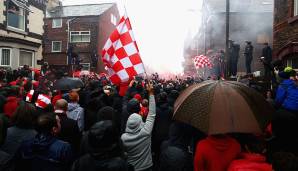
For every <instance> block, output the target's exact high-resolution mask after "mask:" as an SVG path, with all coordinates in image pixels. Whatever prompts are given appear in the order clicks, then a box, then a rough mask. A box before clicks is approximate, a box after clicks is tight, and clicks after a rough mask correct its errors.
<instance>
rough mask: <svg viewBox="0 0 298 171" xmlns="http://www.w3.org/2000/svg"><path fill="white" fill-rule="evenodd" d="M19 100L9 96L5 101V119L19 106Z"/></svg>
mask: <svg viewBox="0 0 298 171" xmlns="http://www.w3.org/2000/svg"><path fill="white" fill-rule="evenodd" d="M19 101H20V99H19V98H17V97H14V96H9V97H7V99H6V103H5V105H4V106H3V112H4V113H5V115H6V116H7V117H9V118H10V117H11V116H12V115H13V113H14V112H15V111H16V110H17V108H18V106H19Z"/></svg>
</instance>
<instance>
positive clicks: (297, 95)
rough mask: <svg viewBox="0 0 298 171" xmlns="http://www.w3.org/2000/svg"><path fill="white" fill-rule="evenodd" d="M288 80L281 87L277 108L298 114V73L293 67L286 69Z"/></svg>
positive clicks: (276, 98) (285, 74) (277, 96)
mask: <svg viewBox="0 0 298 171" xmlns="http://www.w3.org/2000/svg"><path fill="white" fill-rule="evenodd" d="M283 75H284V77H285V78H286V79H285V80H284V81H282V83H281V84H280V85H279V87H278V89H277V92H276V97H275V103H276V105H277V107H282V108H283V109H286V110H289V111H292V112H294V113H296V112H298V87H297V85H296V78H295V76H296V71H294V70H293V69H292V68H291V67H287V68H285V70H284V72H283Z"/></svg>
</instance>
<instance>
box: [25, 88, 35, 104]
mask: <svg viewBox="0 0 298 171" xmlns="http://www.w3.org/2000/svg"><path fill="white" fill-rule="evenodd" d="M33 94H34V90H30V91H29V92H28V93H27V95H26V102H28V103H31V102H32V97H33Z"/></svg>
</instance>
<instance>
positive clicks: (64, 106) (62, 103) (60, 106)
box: [55, 99, 68, 112]
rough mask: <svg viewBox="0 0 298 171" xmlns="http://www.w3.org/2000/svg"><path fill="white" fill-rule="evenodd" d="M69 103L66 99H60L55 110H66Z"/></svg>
mask: <svg viewBox="0 0 298 171" xmlns="http://www.w3.org/2000/svg"><path fill="white" fill-rule="evenodd" d="M67 107H68V103H67V101H66V100H64V99H60V100H58V101H57V102H56V104H55V110H63V111H64V112H66V111H67Z"/></svg>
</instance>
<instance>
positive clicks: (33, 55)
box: [18, 49, 35, 67]
mask: <svg viewBox="0 0 298 171" xmlns="http://www.w3.org/2000/svg"><path fill="white" fill-rule="evenodd" d="M21 52H27V53H31V54H32V56H31V57H32V62H31V66H30V67H34V60H35V53H34V51H29V50H23V49H20V51H19V61H18V64H19V67H21V66H20V59H21Z"/></svg>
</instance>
